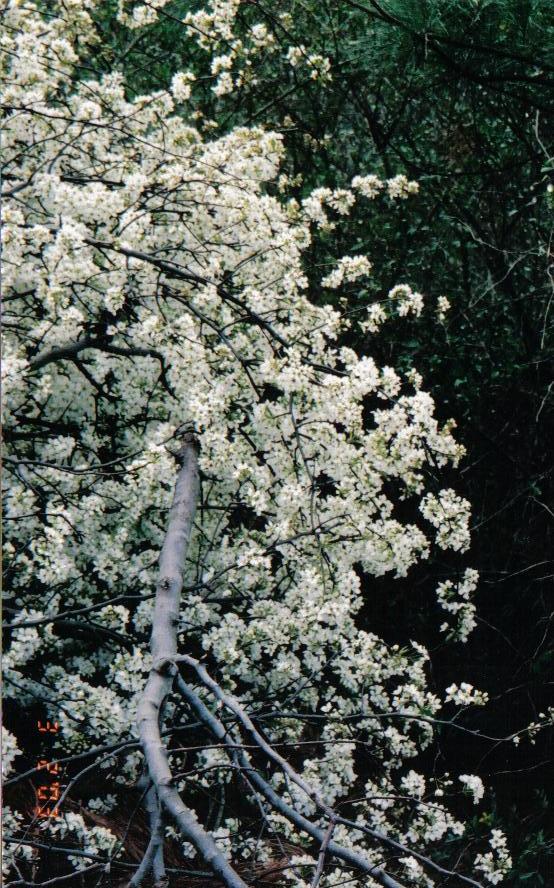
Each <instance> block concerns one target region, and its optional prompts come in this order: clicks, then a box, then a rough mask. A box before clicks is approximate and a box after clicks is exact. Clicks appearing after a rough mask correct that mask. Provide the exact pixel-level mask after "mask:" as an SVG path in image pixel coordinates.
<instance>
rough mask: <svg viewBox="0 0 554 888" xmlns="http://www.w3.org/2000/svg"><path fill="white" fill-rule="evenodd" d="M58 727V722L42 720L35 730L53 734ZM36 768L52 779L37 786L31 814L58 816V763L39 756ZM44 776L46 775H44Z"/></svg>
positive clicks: (56, 731) (47, 816)
mask: <svg viewBox="0 0 554 888" xmlns="http://www.w3.org/2000/svg"><path fill="white" fill-rule="evenodd" d="M59 729H60V726H59V724H58V722H55V721H54V722H50V721H46V722H42V721H40V720H39V721H37V731H38V732H39V733H40V734H46V735H53V734H57V733H58V731H59ZM37 770H39V771H46V774H48V776H49V777H54V780H50V779H48V780H46V781H43V782H42V783H41V785H40V786H38V787H37V804H36V805H35V807H34V809H33V816H34V817H36V818H39V819H41V820H43V819H45V818H54V819H56V818H58V817H60V816H61V815H60V809H59V805H58V801H59V798H60V779H59V778H60V765H59V762H52V761H49V760H48V759H45V758H41V759H39V760H38V762H37ZM45 776H46V775H45Z"/></svg>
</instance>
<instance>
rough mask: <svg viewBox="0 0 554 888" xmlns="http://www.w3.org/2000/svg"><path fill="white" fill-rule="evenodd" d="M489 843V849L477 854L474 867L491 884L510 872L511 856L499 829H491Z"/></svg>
mask: <svg viewBox="0 0 554 888" xmlns="http://www.w3.org/2000/svg"><path fill="white" fill-rule="evenodd" d="M489 844H490V847H491V850H490V851H487V852H486V853H485V854H478V855H477V857H476V858H475V868H476V869H477V870H479V871H480V872H482V873H483V875H484V877H485V879H486V880H487V882H490V883H491V885H498V883H499V882H502V880H503V879H504V876H506V875H507V873H509V872H510V870H511V868H512V858H511V857H510V854H509V852H508V847H507V841H506V836H505V835H504V833H503V832H502V831H501V830H500V829H493V830H492V831H491V838H490V840H489Z"/></svg>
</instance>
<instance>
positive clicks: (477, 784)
mask: <svg viewBox="0 0 554 888" xmlns="http://www.w3.org/2000/svg"><path fill="white" fill-rule="evenodd" d="M458 780H459V781H460V782H461V783H463V784H464V787H465V788H466V789H467V791H468V792H469V793H470V794H471V795H472V796H473V804H474V805H477V803H478V802H480V801H481V799H482V798H483V796H484V794H485V788H484V786H483V781H482V780H481V778H480V777H477V776H476V775H475V774H460V776H459V778H458Z"/></svg>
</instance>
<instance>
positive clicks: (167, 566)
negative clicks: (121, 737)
mask: <svg viewBox="0 0 554 888" xmlns="http://www.w3.org/2000/svg"><path fill="white" fill-rule="evenodd" d="M179 458H180V461H181V468H180V471H179V474H178V476H177V481H176V484H175V494H174V498H173V504H172V506H171V510H170V513H169V523H168V528H167V533H166V537H165V540H164V544H163V547H162V552H161V555H160V572H159V581H158V587H157V590H156V603H155V607H154V617H153V621H152V638H151V651H152V657H153V662H154V666H153V668H152V669H151V671H150V674H149V676H148V681H147V682H146V687H145V689H144V692H143V694H142V697H141V700H140V702H139V705H138V710H137V725H138V729H139V736H140V741H141V745H142V748H143V751H144V755H145V758H146V764H147V768H148V773H149V775H150V779H151V780H152V783H153V784H154V787H155V791H156V794H157V796H158V799H159V801H160V804H161V806H162V807H163V808H165V810H166V811H167V812H168V813H169V814H170V815H171V816H172V817H173V819H174V820H175V821H176V823H177V825H178V827H179V828H180V830H181V832H182V834H183V836H184V837H185V838H186V839H187V840H188V841H189V842H191V843H192V844H193V845H194V847H195V848H196V850H197V851H198V853H199V854H200V855H201V857H202V858H203V859H204V860H205V861H206V863H207V864H208V865H209V866H210V867H211V869H212V870H213V872H214V873H215V875H216V876H218V877H219V878H220V879H221V880H222V881H223V883H224V884H225V885H226V886H227V888H246V884H245V882H243V880H242V879H241V878H240V876H238V875H237V873H236V872H235V871H234V869H233V868H232V867H231V866H230V864H229V863H228V861H227V860H226V858H225V857H224V856H223V854H222V853H221V852H220V851H219V849H218V847H217V845H216V844H215V842H214V840H213V838H212V836H211V835H210V834H209V833H208V832H206V830H205V829H204V828H203V827H202V826H201V825H200V824H199V823H198V820H197V819H196V815H195V814H194V812H193V811H191V810H190V809H189V808H187V806H186V805H185V804H184V802H183V800H182V799H181V797H180V795H179V793H178V792H177V790H176V789H175V788H174V786H173V776H172V773H171V769H170V767H169V762H168V758H167V750H166V748H165V746H164V745H163V743H162V738H161V734H160V725H159V718H160V711H161V707H162V704H163V702H164V700H165V698H166V696H167V695H168V694H169V692H170V690H171V685H172V682H173V672H174V667H173V669H172V668H167V661H171V660H172V659H174V657H175V654H176V651H177V624H178V619H179V606H180V598H181V589H182V586H183V567H184V562H185V555H186V552H187V548H188V543H189V539H190V535H191V531H192V526H193V521H194V515H195V512H196V503H197V499H198V487H199V482H198V452H197V445H196V443H195V441H194V440H193V439H192V436H189V437H188V439H186V440H185V443H184V445H183V447H182V449H181V451H180V453H179ZM160 662H164V664H165V665H164V667H163V668H159V667H157V664H159V663H160Z"/></svg>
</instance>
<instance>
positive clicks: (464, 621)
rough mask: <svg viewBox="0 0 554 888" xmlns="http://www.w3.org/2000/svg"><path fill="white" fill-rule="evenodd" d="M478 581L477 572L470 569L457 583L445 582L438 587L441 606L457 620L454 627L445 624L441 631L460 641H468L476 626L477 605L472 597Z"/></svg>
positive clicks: (467, 569)
mask: <svg viewBox="0 0 554 888" xmlns="http://www.w3.org/2000/svg"><path fill="white" fill-rule="evenodd" d="M478 580H479V574H478V573H477V571H476V570H474V569H473V568H471V567H468V568H466V570H465V571H464V573H463V575H462V577H461V579H460V580H459V581H458V582H457V583H454V582H453V581H452V580H445V581H444V582H442V583H439V585H438V587H437V599H438V601H439V604H440V606H441V607H442V608H443V609H444V610H445V611H447V612H448V613H450V614H453V615H454V616H455V618H456V621H455V625H454V627H451V626H450V625H449V624H448V623H443V624H442V626H441V630H442V631H443V632H447V633H448V634H449V636H451V637H455V638H457V639H459V640H460V641H467V639H468V636H469V634H470V632H472V630H473V629H474V628H475V625H476V620H475V605H474V604H473V602H472V601H471V595H472V594H473V592H475V590H476V588H477V583H478Z"/></svg>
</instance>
